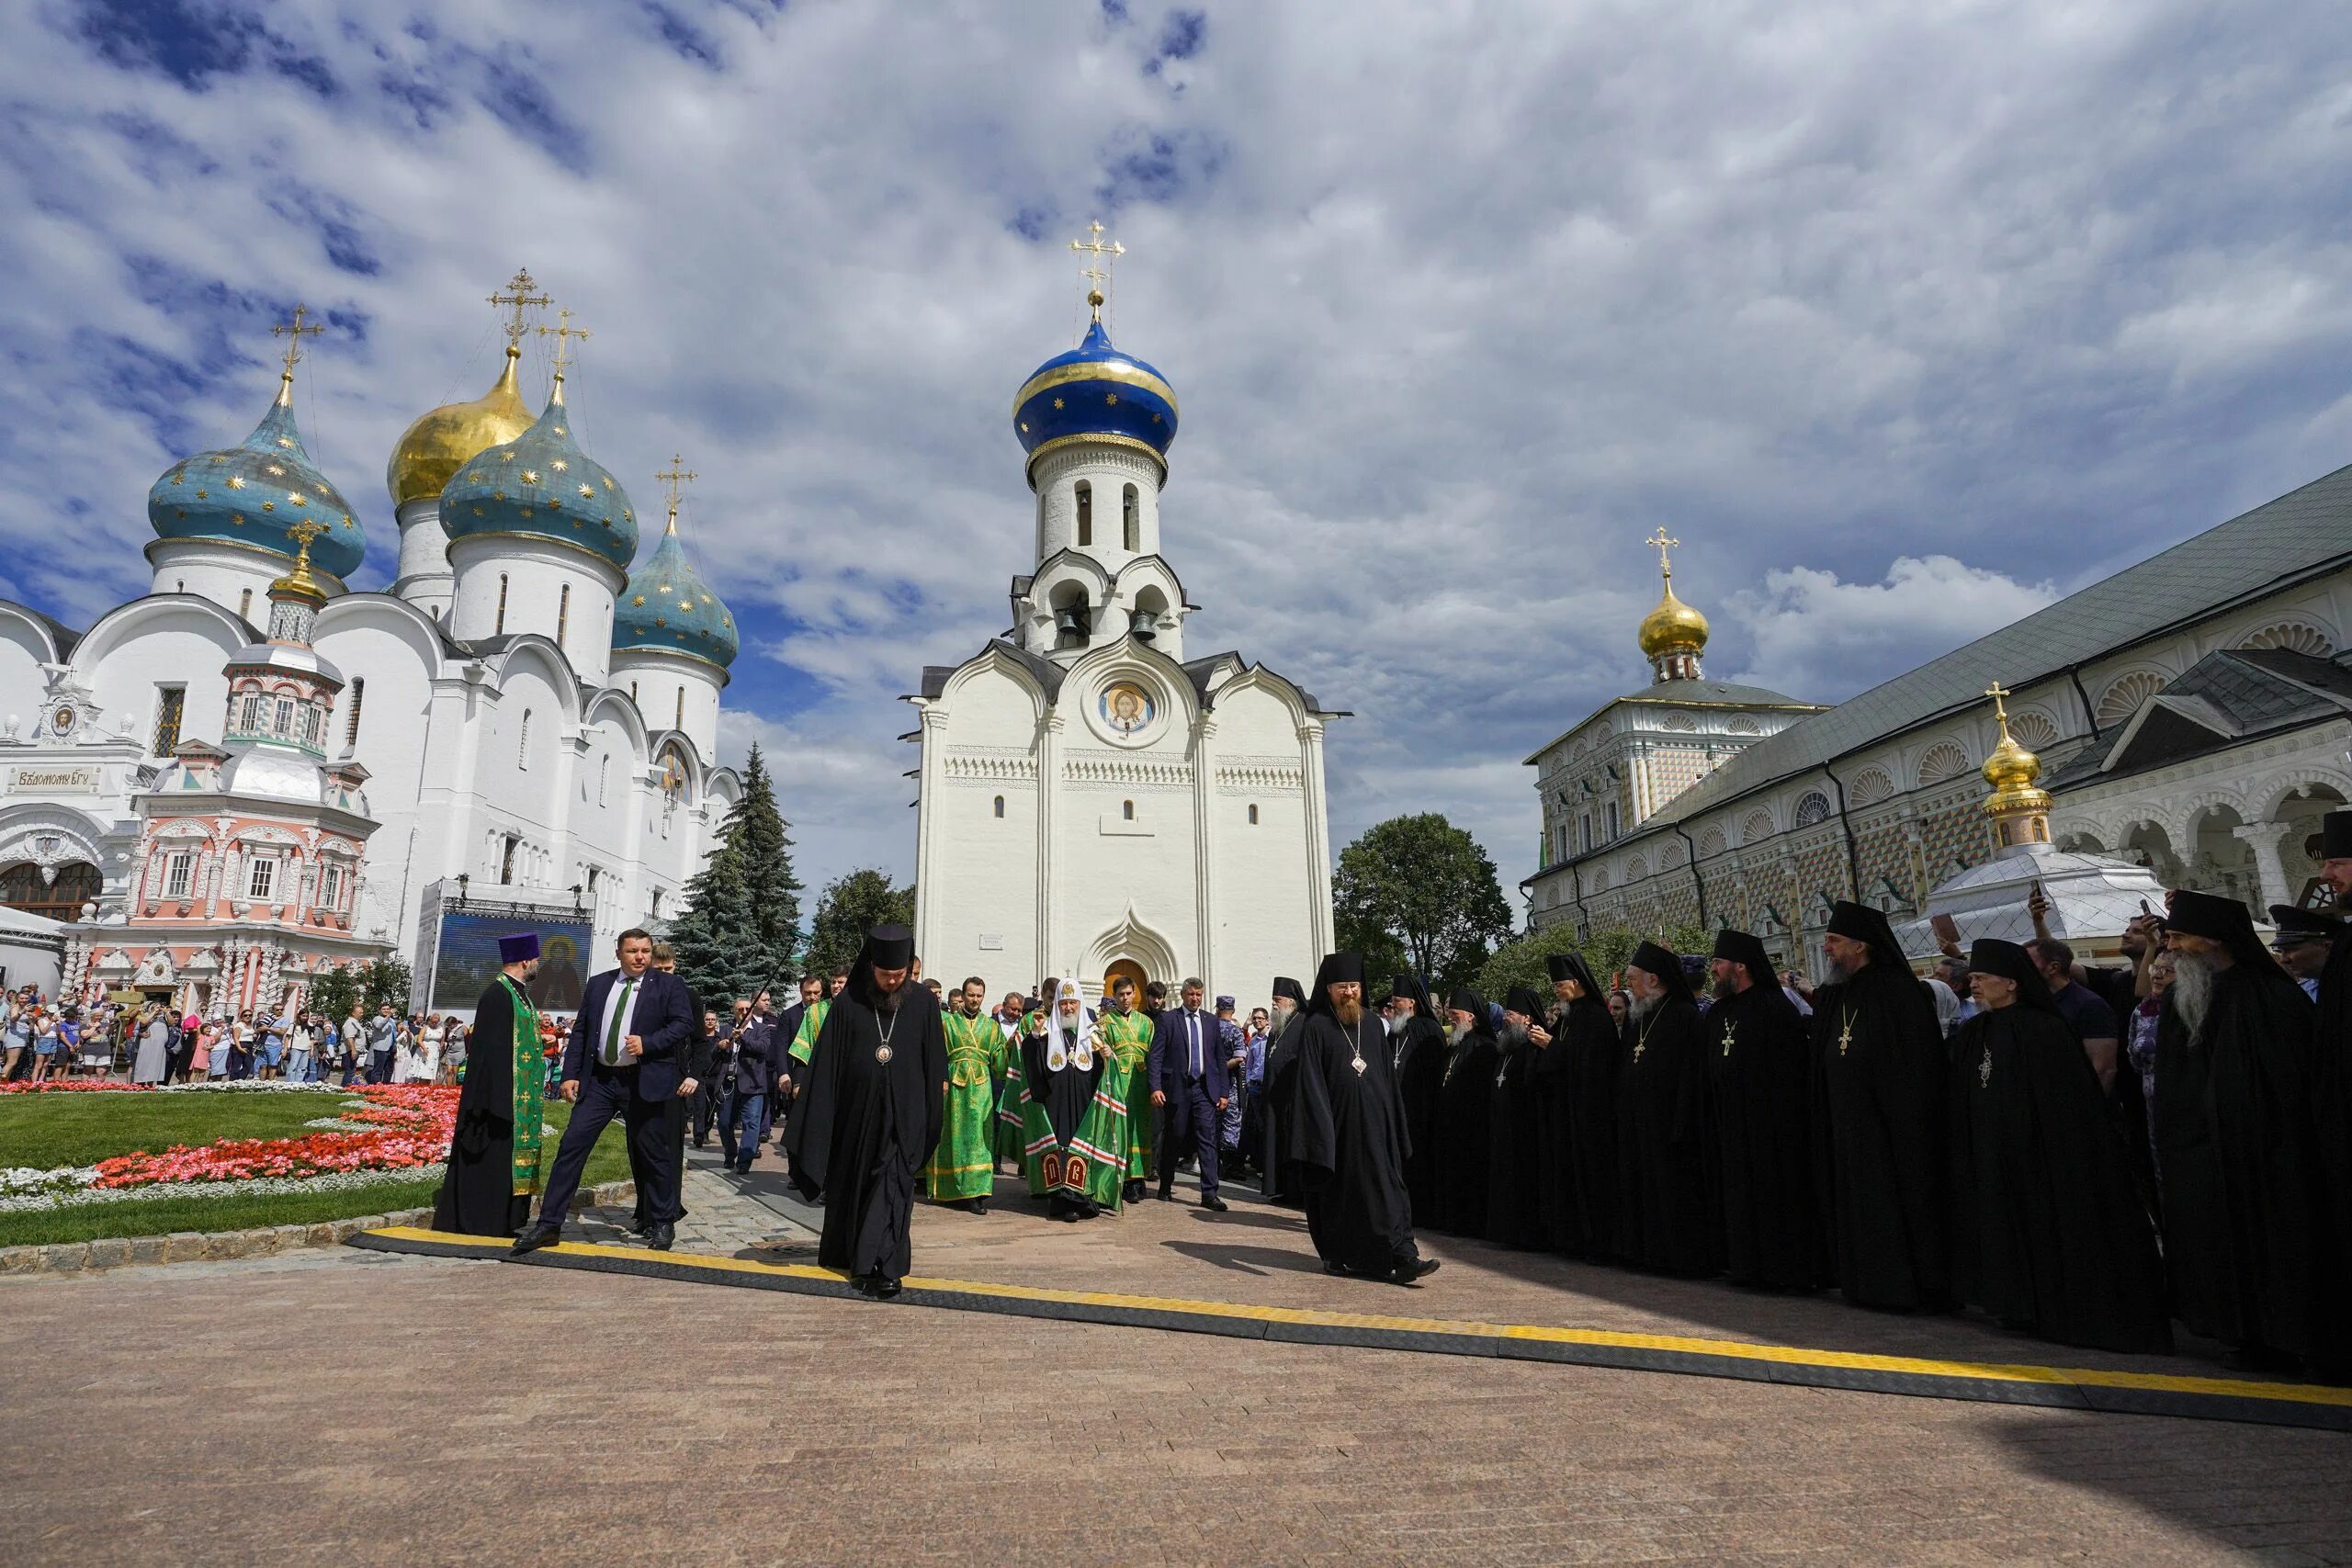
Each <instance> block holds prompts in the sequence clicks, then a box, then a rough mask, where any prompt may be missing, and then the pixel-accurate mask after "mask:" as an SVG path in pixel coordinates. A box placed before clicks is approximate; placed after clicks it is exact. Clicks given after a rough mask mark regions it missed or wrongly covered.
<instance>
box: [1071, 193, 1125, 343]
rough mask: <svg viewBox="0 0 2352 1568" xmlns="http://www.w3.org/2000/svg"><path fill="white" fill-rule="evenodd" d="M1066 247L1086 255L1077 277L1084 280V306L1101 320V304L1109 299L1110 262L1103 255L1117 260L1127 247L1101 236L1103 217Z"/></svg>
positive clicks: (1090, 224) (1087, 227)
mask: <svg viewBox="0 0 2352 1568" xmlns="http://www.w3.org/2000/svg"><path fill="white" fill-rule="evenodd" d="M1069 248H1070V249H1071V250H1073V251H1077V252H1079V253H1080V254H1082V255H1084V256H1085V257H1086V258H1087V260H1086V265H1084V266H1082V267H1080V268H1079V269H1078V276H1080V277H1082V278H1084V279H1086V286H1087V287H1086V305H1087V308H1088V309H1089V310H1092V311H1093V312H1094V319H1095V320H1096V321H1101V320H1102V319H1103V306H1104V305H1106V304H1108V303H1110V299H1111V263H1110V262H1106V261H1104V260H1103V257H1105V256H1109V257H1111V258H1112V260H1113V261H1116V260H1117V259H1118V258H1119V257H1121V256H1123V255H1125V254H1127V247H1126V246H1125V245H1123V244H1121V243H1119V242H1118V241H1116V240H1105V239H1103V220H1101V219H1099V218H1098V219H1096V220H1094V221H1093V222H1091V223H1089V224H1088V225H1087V226H1086V238H1085V239H1083V240H1072V241H1071V242H1070V243H1069Z"/></svg>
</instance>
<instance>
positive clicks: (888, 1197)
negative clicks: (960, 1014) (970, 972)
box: [786, 926, 947, 1301]
mask: <svg viewBox="0 0 2352 1568" xmlns="http://www.w3.org/2000/svg"><path fill="white" fill-rule="evenodd" d="M913 957H914V936H913V933H911V932H910V931H908V930H907V928H906V927H904V926H876V927H875V928H874V931H872V933H871V934H870V935H868V936H867V937H866V939H865V947H864V948H863V949H862V950H861V951H860V952H859V953H858V956H857V962H856V963H855V964H854V965H852V966H851V969H850V980H849V985H848V987H846V988H845V989H843V990H842V994H841V995H840V996H838V997H836V998H833V1005H832V1008H831V1010H829V1011H828V1012H827V1013H826V1014H825V1023H824V1027H823V1028H822V1029H820V1031H819V1032H818V1034H817V1046H816V1050H815V1052H814V1053H813V1056H812V1060H811V1061H810V1062H809V1082H808V1085H807V1087H806V1088H805V1089H803V1090H802V1091H801V1093H800V1094H799V1096H798V1097H797V1099H796V1100H794V1102H793V1107H792V1121H791V1123H790V1127H789V1131H788V1133H787V1134H786V1141H787V1143H788V1145H789V1147H790V1150H791V1154H792V1179H793V1182H794V1183H795V1184H796V1185H797V1186H798V1187H799V1189H800V1191H801V1195H802V1196H803V1197H805V1198H808V1199H809V1200H811V1201H813V1200H814V1199H815V1198H816V1196H817V1194H818V1193H819V1192H820V1191H821V1192H822V1193H823V1194H824V1198H825V1228H824V1232H823V1234H822V1235H820V1238H819V1240H818V1244H817V1261H818V1263H819V1264H820V1266H822V1267H824V1268H827V1269H841V1270H842V1272H843V1273H845V1274H847V1275H849V1276H850V1280H851V1282H852V1283H853V1284H854V1285H856V1286H857V1288H858V1289H859V1290H861V1291H864V1292H866V1293H867V1294H868V1295H871V1296H873V1297H874V1298H875V1299H876V1300H877V1301H887V1300H888V1299H889V1298H890V1297H892V1296H895V1295H897V1294H898V1293H899V1280H902V1279H903V1278H905V1276H906V1272H907V1269H908V1266H909V1263H910V1256H911V1253H910V1244H909V1241H908V1234H907V1233H908V1227H909V1226H910V1224H911V1223H912V1221H913V1218H914V1208H915V1178H916V1176H917V1174H918V1173H919V1172H921V1170H922V1167H923V1163H924V1162H925V1161H926V1160H928V1159H930V1158H931V1153H932V1149H933V1146H934V1145H937V1144H938V1142H939V1128H940V1122H941V1118H942V1114H943V1111H944V1106H945V1104H946V1099H947V1040H946V1035H945V1033H944V1030H943V1028H942V1026H941V1023H940V1019H939V1009H938V1008H937V1007H936V1006H935V1005H933V1000H932V997H931V994H930V993H929V992H928V991H926V990H925V989H923V987H921V986H910V985H909V984H908V980H907V976H908V970H909V967H910V964H911V963H912V960H913Z"/></svg>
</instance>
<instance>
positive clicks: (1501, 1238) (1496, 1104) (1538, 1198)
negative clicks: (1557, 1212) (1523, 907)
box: [1487, 986, 1552, 1249]
mask: <svg viewBox="0 0 2352 1568" xmlns="http://www.w3.org/2000/svg"><path fill="white" fill-rule="evenodd" d="M1543 1017H1544V1004H1543V1003H1542V1002H1540V1001H1538V1000H1537V999H1536V997H1535V993H1534V992H1533V991H1532V990H1530V989H1528V988H1527V987H1525V986H1513V987H1511V988H1510V997H1509V998H1508V999H1507V1000H1505V1001H1504V1003H1503V1027H1502V1032H1501V1033H1499V1034H1498V1035H1497V1036H1495V1055H1496V1060H1495V1079H1494V1082H1495V1087H1494V1089H1493V1091H1492V1092H1491V1093H1489V1094H1488V1095H1487V1240H1488V1241H1491V1242H1495V1243H1497V1244H1498V1245H1500V1246H1503V1247H1519V1248H1521V1249H1532V1248H1535V1247H1543V1246H1544V1143H1543V1134H1542V1131H1541V1129H1540V1127H1539V1125H1538V1116H1539V1112H1538V1111H1537V1109H1536V1099H1535V1063H1536V1059H1537V1058H1538V1057H1539V1056H1541V1055H1543V1053H1544V1047H1545V1046H1547V1045H1549V1044H1551V1043H1552V1032H1551V1031H1549V1030H1547V1029H1545V1028H1544V1025H1543V1022H1542V1019H1543Z"/></svg>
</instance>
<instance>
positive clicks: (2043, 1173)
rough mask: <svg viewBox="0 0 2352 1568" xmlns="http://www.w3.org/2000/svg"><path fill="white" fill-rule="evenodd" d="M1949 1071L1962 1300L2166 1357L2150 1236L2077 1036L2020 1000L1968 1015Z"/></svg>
mask: <svg viewBox="0 0 2352 1568" xmlns="http://www.w3.org/2000/svg"><path fill="white" fill-rule="evenodd" d="M1951 1075H1952V1077H1951V1083H1952V1091H1951V1109H1952V1134H1951V1158H1952V1179H1951V1195H1952V1205H1951V1212H1952V1225H1951V1230H1952V1278H1953V1283H1954V1285H1955V1286H1956V1287H1957V1289H1958V1291H1959V1293H1960V1298H1961V1300H1962V1301H1964V1302H1967V1303H1969V1304H1971V1305H1973V1306H1978V1307H1982V1308H1984V1309H1985V1311H1986V1312H1988V1313H1991V1314H1993V1315H1994V1316H1996V1317H1997V1318H1999V1319H2000V1320H2001V1321H2002V1322H2004V1323H2006V1324H2007V1325H2011V1326H2013V1327H2021V1328H2030V1329H2031V1330H2032V1331H2033V1332H2035V1333H2037V1334H2040V1335H2041V1337H2044V1338H2046V1339H2055V1340H2057V1341H2058V1342H2059V1343H2060V1344H2062V1345H2086V1346H2090V1347H2093V1348H2097V1349H2101V1350H2145V1351H2165V1350H2169V1349H2171V1348H2172V1325H2171V1322H2170V1320H2169V1318H2168V1317H2167V1315H2166V1314H2165V1288H2164V1265H2163V1263H2162V1262H2161V1261H2160V1260H2159V1259H2158V1258H2157V1255H2156V1233H2155V1226H2154V1224H2153V1223H2152V1222H2151V1221H2150V1219H2149V1217H2148V1211H2147V1209H2146V1207H2145V1206H2144V1205H2143V1202H2142V1201H2141V1198H2140V1190H2139V1184H2138V1182H2137V1181H2136V1180H2135V1179H2134V1178H2133V1174H2132V1170H2131V1151H2130V1148H2129V1146H2128V1145H2126V1144H2125V1142H2124V1140H2123V1134H2122V1133H2121V1132H2120V1130H2119V1129H2118V1128H2117V1127H2116V1125H2115V1122H2114V1120H2113V1118H2112V1117H2111V1116H2110V1115H2109V1111H2108V1101H2107V1095H2106V1092H2105V1091H2104V1090H2103V1089H2100V1087H2099V1081H2098V1073H2097V1072H2096V1071H2094V1070H2093V1068H2092V1066H2091V1064H2090V1058H2089V1057H2088V1056H2086V1055H2084V1054H2083V1047H2082V1043H2081V1042H2080V1041H2079V1040H2077V1039H2075V1032H2074V1031H2073V1030H2071V1029H2069V1028H2067V1027H2066V1022H2065V1021H2064V1019H2062V1018H2060V1017H2059V1016H2058V1015H2057V1013H2055V1012H2054V1011H2053V1012H2045V1011H2042V1010H2040V1009H2037V1008H2033V1007H2030V1006H2027V1005H2025V1004H2023V1003H2019V1004H2017V1005H2015V1006H2011V1007H2007V1008H2002V1009H2000V1010H1996V1011H1985V1012H1980V1013H1978V1014H1977V1015H1976V1016H1975V1017H1974V1018H1972V1019H1970V1020H1969V1021H1967V1022H1966V1023H1964V1024H1962V1025H1961V1028H1960V1032H1959V1034H1958V1035H1957V1036H1955V1037H1954V1039H1953V1042H1952V1066H1951Z"/></svg>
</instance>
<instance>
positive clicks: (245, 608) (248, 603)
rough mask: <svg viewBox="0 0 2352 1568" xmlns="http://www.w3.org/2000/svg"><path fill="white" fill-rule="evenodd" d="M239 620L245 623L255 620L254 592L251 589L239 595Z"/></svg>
mask: <svg viewBox="0 0 2352 1568" xmlns="http://www.w3.org/2000/svg"><path fill="white" fill-rule="evenodd" d="M237 618H238V619H239V620H243V621H250V620H252V619H253V618H254V591H253V590H252V589H250V588H248V589H246V590H245V591H244V592H243V593H240V594H238V595H237Z"/></svg>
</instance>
